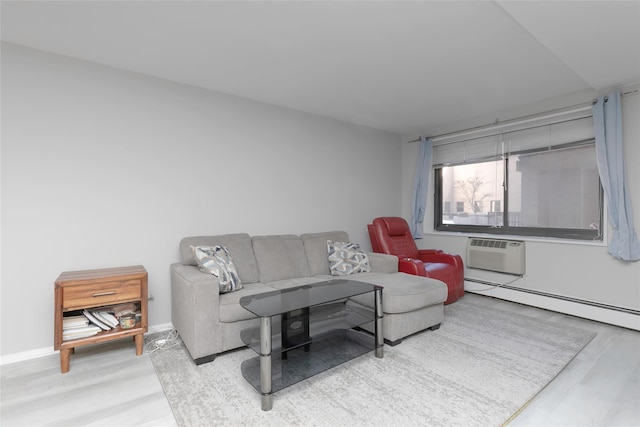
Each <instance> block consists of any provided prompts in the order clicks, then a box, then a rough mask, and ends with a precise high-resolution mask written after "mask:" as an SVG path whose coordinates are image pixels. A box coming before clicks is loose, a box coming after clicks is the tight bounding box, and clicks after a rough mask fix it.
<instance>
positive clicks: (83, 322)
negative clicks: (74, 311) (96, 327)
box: [62, 315, 89, 329]
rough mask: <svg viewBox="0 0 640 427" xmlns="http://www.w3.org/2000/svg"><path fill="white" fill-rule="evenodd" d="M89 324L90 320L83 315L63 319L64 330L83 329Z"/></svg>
mask: <svg viewBox="0 0 640 427" xmlns="http://www.w3.org/2000/svg"><path fill="white" fill-rule="evenodd" d="M88 324H89V319H87V318H86V317H85V316H83V315H77V316H66V317H63V318H62V329H72V328H81V327H83V326H87V325H88Z"/></svg>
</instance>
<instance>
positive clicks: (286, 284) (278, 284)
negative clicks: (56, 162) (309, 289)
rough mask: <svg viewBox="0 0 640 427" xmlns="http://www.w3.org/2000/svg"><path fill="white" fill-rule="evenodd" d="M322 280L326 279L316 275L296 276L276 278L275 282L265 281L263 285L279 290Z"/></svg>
mask: <svg viewBox="0 0 640 427" xmlns="http://www.w3.org/2000/svg"><path fill="white" fill-rule="evenodd" d="M332 279H335V277H332ZM324 281H326V279H323V278H321V277H317V276H316V277H298V278H295V279H285V280H276V281H275V282H268V283H265V285H267V286H269V287H270V288H273V289H274V290H276V289H279V290H281V289H289V288H293V287H296V286H303V285H310V284H312V283H320V282H324Z"/></svg>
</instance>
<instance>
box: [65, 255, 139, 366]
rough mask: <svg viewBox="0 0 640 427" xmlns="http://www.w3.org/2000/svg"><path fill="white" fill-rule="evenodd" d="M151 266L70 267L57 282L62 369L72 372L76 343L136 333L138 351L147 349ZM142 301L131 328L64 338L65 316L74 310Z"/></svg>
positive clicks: (104, 339) (134, 335)
mask: <svg viewBox="0 0 640 427" xmlns="http://www.w3.org/2000/svg"><path fill="white" fill-rule="evenodd" d="M147 282H148V275H147V270H145V268H144V267H143V266H141V265H136V266H131V267H117V268H104V269H98V270H83V271H67V272H63V273H61V274H60V276H59V277H58V279H57V280H56V282H55V310H54V311H55V313H54V315H55V318H54V349H55V350H60V370H61V372H62V373H65V372H69V361H70V358H71V354H72V353H73V352H74V351H75V348H76V347H81V346H84V345H89V344H96V343H101V342H105V341H111V340H114V339H120V338H126V337H133V338H134V340H135V344H136V355H138V356H140V355H141V354H142V351H143V344H144V334H145V332H147V329H148V323H147V295H148V290H147V287H148V283H147ZM129 302H131V303H138V304H139V305H140V314H141V317H140V321H139V322H138V323H136V325H135V326H134V327H132V328H129V329H122V328H121V327H120V326H116V327H115V328H113V329H111V330H108V331H102V332H99V333H98V334H96V335H92V336H90V337H86V338H79V339H70V340H65V341H63V336H62V330H63V326H62V324H63V322H62V320H63V318H64V316H65V314H68V313H70V312H74V311H76V312H77V311H78V310H83V309H90V308H100V307H110V306H113V305H116V304H122V303H129Z"/></svg>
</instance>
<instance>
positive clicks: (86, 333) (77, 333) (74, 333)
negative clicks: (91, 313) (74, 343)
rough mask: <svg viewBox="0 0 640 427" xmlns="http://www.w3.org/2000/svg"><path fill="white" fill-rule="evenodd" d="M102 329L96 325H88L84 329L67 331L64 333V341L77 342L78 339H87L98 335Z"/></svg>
mask: <svg viewBox="0 0 640 427" xmlns="http://www.w3.org/2000/svg"><path fill="white" fill-rule="evenodd" d="M101 330H102V329H100V327H98V326H96V325H87V326H84V327H78V328H72V329H65V330H63V331H62V340H63V341H66V340H75V339H78V338H86V337H90V336H92V335H96V334H97V333H98V332H100V331H101Z"/></svg>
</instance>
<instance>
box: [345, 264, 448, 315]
mask: <svg viewBox="0 0 640 427" xmlns="http://www.w3.org/2000/svg"><path fill="white" fill-rule="evenodd" d="M350 279H351V280H359V281H362V282H366V283H372V284H374V285H380V286H383V287H384V289H383V290H382V309H383V311H384V312H385V313H406V312H408V311H413V310H417V309H420V308H423V307H428V306H431V305H434V304H442V303H444V301H445V300H446V299H447V285H445V284H444V283H442V282H441V281H439V280H435V279H430V278H428V277H422V276H414V275H411V274H406V273H391V274H384V273H361V274H359V275H357V276H354V277H350ZM350 299H351V300H352V301H355V302H357V303H359V304H361V305H364V306H366V307H371V308H374V303H373V294H363V295H357V296H355V297H351V298H350Z"/></svg>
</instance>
